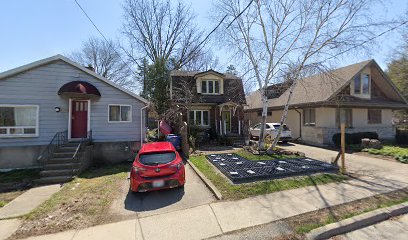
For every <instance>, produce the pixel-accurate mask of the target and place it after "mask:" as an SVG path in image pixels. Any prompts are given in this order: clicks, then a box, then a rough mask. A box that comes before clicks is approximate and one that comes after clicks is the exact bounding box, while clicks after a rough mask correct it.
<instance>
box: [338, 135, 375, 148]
mask: <svg viewBox="0 0 408 240" xmlns="http://www.w3.org/2000/svg"><path fill="white" fill-rule="evenodd" d="M345 136H346V145H351V144H360V143H361V139H363V138H369V139H378V134H377V133H376V132H356V133H346V134H345ZM332 141H333V143H334V145H336V146H340V145H341V133H336V134H333V137H332Z"/></svg>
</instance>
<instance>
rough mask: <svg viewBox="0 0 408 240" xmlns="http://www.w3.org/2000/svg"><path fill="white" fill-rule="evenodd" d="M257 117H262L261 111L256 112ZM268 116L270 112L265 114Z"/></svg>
mask: <svg viewBox="0 0 408 240" xmlns="http://www.w3.org/2000/svg"><path fill="white" fill-rule="evenodd" d="M257 114H258V117H262V111H258V113H257ZM267 115H268V116H272V112H267Z"/></svg>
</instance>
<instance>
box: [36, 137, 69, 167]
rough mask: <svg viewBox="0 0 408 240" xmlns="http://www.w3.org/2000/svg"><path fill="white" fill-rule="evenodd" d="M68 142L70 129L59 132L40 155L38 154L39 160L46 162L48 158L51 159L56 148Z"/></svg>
mask: <svg viewBox="0 0 408 240" xmlns="http://www.w3.org/2000/svg"><path fill="white" fill-rule="evenodd" d="M67 142H68V130H65V131H62V132H57V133H56V134H55V135H54V137H53V138H52V139H51V141H50V143H49V144H48V145H47V147H46V148H45V149H44V150H43V151H42V152H41V154H40V156H38V158H37V160H38V161H40V163H44V162H45V161H46V160H48V159H49V157H50V155H51V154H52V153H53V152H54V150H55V149H56V148H58V147H60V146H61V145H63V144H66V143H67Z"/></svg>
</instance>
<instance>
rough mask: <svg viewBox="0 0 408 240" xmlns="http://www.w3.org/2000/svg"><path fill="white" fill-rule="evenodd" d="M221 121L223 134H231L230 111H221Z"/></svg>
mask: <svg viewBox="0 0 408 240" xmlns="http://www.w3.org/2000/svg"><path fill="white" fill-rule="evenodd" d="M222 119H223V120H224V133H225V134H227V133H230V132H231V111H222Z"/></svg>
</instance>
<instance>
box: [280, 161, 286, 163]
mask: <svg viewBox="0 0 408 240" xmlns="http://www.w3.org/2000/svg"><path fill="white" fill-rule="evenodd" d="M279 163H288V162H285V161H279Z"/></svg>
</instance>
